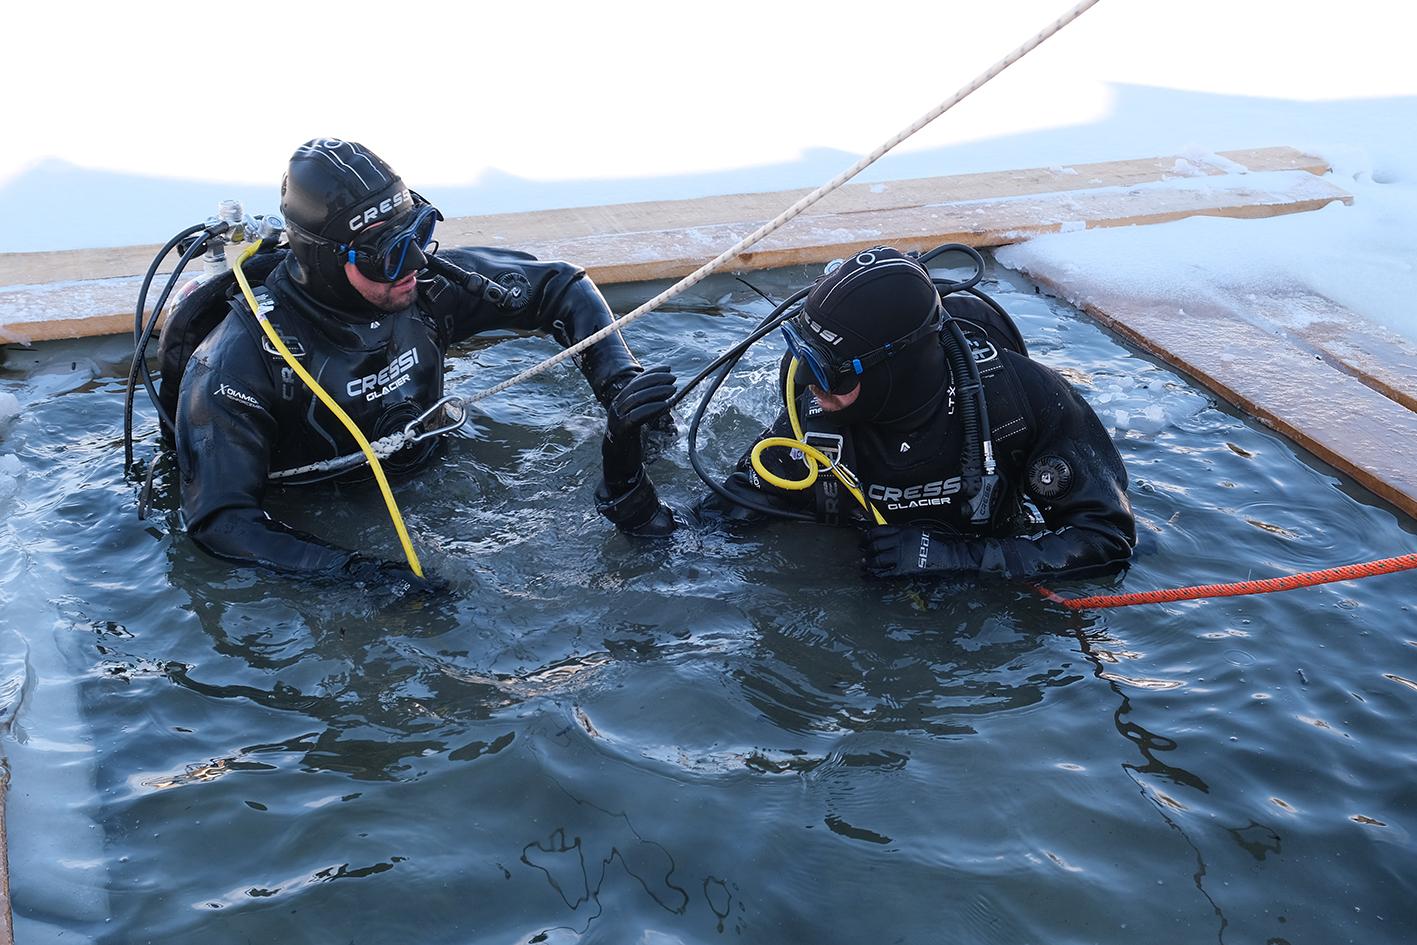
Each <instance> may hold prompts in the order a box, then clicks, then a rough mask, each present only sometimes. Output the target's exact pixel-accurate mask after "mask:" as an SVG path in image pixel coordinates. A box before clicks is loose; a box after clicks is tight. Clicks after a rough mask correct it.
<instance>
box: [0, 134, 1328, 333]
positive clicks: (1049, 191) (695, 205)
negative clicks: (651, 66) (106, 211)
mask: <svg viewBox="0 0 1417 945" xmlns="http://www.w3.org/2000/svg"><path fill="white" fill-rule="evenodd" d="M1325 169H1326V165H1324V164H1323V163H1322V162H1321V161H1318V160H1317V159H1315V158H1312V157H1309V156H1307V155H1304V154H1302V153H1300V152H1298V151H1295V150H1293V149H1290V148H1266V149H1260V150H1254V151H1235V152H1225V153H1224V154H1222V155H1221V156H1220V157H1219V158H1218V159H1217V160H1216V161H1213V162H1211V163H1208V164H1203V163H1198V162H1197V160H1195V159H1187V158H1184V157H1165V158H1147V159H1142V160H1131V161H1115V162H1109V163H1106V164H1085V165H1076V166H1074V167H1068V168H1062V167H1058V168H1032V169H1027V170H1016V171H999V172H991V173H987V174H966V175H959V176H955V177H937V178H926V179H920V180H908V181H896V182H891V183H885V184H856V185H848V186H847V187H845V188H843V189H842V190H840V191H837V192H836V193H833V194H831V195H829V196H828V197H827V198H825V200H823V202H822V203H820V204H818V205H817V206H815V207H813V208H811V209H810V210H809V211H808V213H806V214H804V215H803V216H801V217H799V218H797V219H796V220H794V221H792V222H791V223H789V224H788V225H787V226H786V227H784V228H783V229H781V230H779V231H778V232H777V233H775V234H773V235H772V236H771V237H769V238H768V239H767V240H765V241H763V242H762V243H760V244H758V245H757V246H756V247H754V248H753V249H752V251H751V252H749V253H747V254H745V255H744V256H742V257H740V258H739V259H738V260H737V261H736V262H734V263H733V264H732V268H733V269H735V270H738V271H746V270H751V269H762V268H769V267H775V266H784V265H794V264H799V263H816V262H826V261H827V260H830V259H833V258H836V257H838V256H842V255H846V254H848V253H850V252H853V251H855V250H857V249H860V248H863V247H865V246H870V245H873V244H875V243H880V242H887V243H892V244H894V245H898V246H901V247H902V248H907V249H921V248H926V247H929V246H933V245H936V244H938V243H942V242H947V241H958V242H967V243H971V244H973V245H976V246H995V245H1000V244H1002V243H1007V242H1013V241H1016V240H1019V239H1023V238H1026V237H1028V236H1032V235H1035V234H1037V233H1042V232H1051V231H1056V230H1059V229H1066V228H1072V227H1078V228H1080V227H1084V226H1088V227H1090V226H1127V225H1133V224H1137V223H1153V222H1159V221H1163V220H1172V219H1179V218H1181V217H1185V216H1193V215H1196V214H1212V215H1221V216H1270V215H1274V214H1278V213H1293V212H1298V211H1302V210H1309V209H1314V208H1316V207H1319V206H1323V205H1324V204H1327V203H1329V202H1332V201H1334V200H1344V201H1348V200H1351V198H1350V197H1349V196H1348V195H1347V194H1345V193H1344V192H1343V191H1341V190H1339V189H1338V188H1337V187H1334V186H1333V185H1332V184H1331V183H1329V182H1328V181H1326V180H1323V179H1321V178H1319V177H1316V176H1315V173H1316V172H1322V171H1323V170H1325ZM1239 171H1243V173H1239ZM805 192H806V191H801V190H797V191H785V192H779V193H770V194H747V195H744V194H738V195H730V196H725V197H706V198H702V199H698V200H680V201H658V202H648V203H637V204H618V205H613V206H606V207H588V208H572V209H564V210H550V211H540V212H534V213H519V214H496V215H491V216H484V217H462V218H457V219H454V220H450V221H448V222H446V223H445V224H443V226H442V227H440V229H439V236H440V238H441V239H442V240H443V242H444V244H445V245H470V244H471V245H488V246H499V245H501V246H509V247H516V248H519V249H527V250H529V251H531V252H533V253H535V254H536V255H538V256H541V257H542V258H561V259H568V260H571V261H572V262H576V263H578V264H580V265H582V266H585V267H586V268H587V269H588V270H589V271H590V274H591V276H592V278H594V279H595V280H596V281H597V282H600V283H603V284H611V283H617V282H635V281H643V280H649V279H666V278H675V277H678V276H682V275H685V274H687V273H689V272H692V271H693V270H694V269H696V268H697V267H698V266H700V265H702V264H703V262H705V261H706V260H708V259H710V258H712V257H713V256H715V255H717V254H718V253H719V252H721V251H722V250H723V249H725V248H726V247H728V246H730V245H732V244H733V243H734V242H736V241H737V240H739V239H740V238H742V237H743V236H745V235H747V234H748V233H750V232H752V230H753V229H754V228H756V227H757V226H758V225H760V224H761V223H762V222H764V221H766V220H768V219H770V218H772V217H773V216H775V215H776V214H777V213H779V212H780V211H781V210H782V209H783V208H785V207H786V206H788V205H790V204H791V203H792V202H793V201H794V200H796V199H797V198H798V197H800V196H801V195H802V194H803V193H805ZM156 249H157V247H127V248H123V249H112V250H79V251H70V252H64V253H18V254H7V255H0V340H4V341H21V342H23V341H41V340H50V339H57V338H78V337H90V336H94V335H99V334H110V333H117V332H123V331H130V330H131V328H132V319H133V314H132V311H133V303H134V300H135V299H136V297H137V291H138V288H139V284H140V282H141V278H140V276H139V273H141V272H143V271H145V270H146V267H147V265H148V264H149V263H150V261H151V256H152V254H153V253H154V252H155V251H156ZM83 274H87V276H88V278H81V276H82V275H83ZM99 276H102V277H103V278H97V277H99ZM76 279H78V280H79V281H75V280H76Z"/></svg>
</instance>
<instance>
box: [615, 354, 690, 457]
mask: <svg viewBox="0 0 1417 945" xmlns="http://www.w3.org/2000/svg"><path fill="white" fill-rule="evenodd" d="M643 374H644V369H643V368H641V367H639V366H638V365H635V367H634V369H633V372H632V373H628V374H626V375H624V376H623V377H620V378H617V379H616V380H615V381H614V382H612V383H611V384H610V386H609V388H608V389H607V393H608V395H609V396H608V397H606V399H605V400H604V401H602V403H604V405H605V410H606V414H607V416H608V415H609V412H610V404H612V403H613V402H614V401H615V398H616V397H618V396H619V395H620V393H621V392H622V391H623V390H624V389H625V388H626V387H629V386H630V385H631V384H633V383H634V382H635V380H636V379H637V378H639V377H640V376H642V375H643ZM670 380H671V382H672V381H673V378H672V377H671V378H670ZM641 431H642V433H641V438H640V443H641V447H642V449H643V450H644V462H645V463H646V464H648V463H653V462H654V461H655V460H657V459H659V457H661V456H663V455H664V454H665V453H667V452H668V451H669V448H670V447H672V446H673V445H674V441H675V440H677V439H678V438H679V424H678V423H677V422H676V421H675V419H674V412H673V411H672V410H666V411H664V413H662V414H660V415H659V416H657V417H652V418H651V419H650V420H648V421H647V422H646V423H645V424H644V426H643V427H641Z"/></svg>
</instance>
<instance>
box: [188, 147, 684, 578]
mask: <svg viewBox="0 0 1417 945" xmlns="http://www.w3.org/2000/svg"><path fill="white" fill-rule="evenodd" d="M281 212H282V214H283V215H284V217H285V220H286V226H287V233H288V237H289V250H288V251H286V250H283V249H282V250H278V251H275V252H270V253H266V252H263V253H260V254H258V255H257V256H255V257H253V258H252V260H251V264H250V265H249V266H248V267H247V269H248V271H249V272H250V273H251V274H252V275H254V276H257V277H260V278H263V281H264V287H263V288H261V289H258V290H257V293H256V297H257V299H258V301H259V302H260V307H261V308H262V309H263V310H264V309H267V308H269V313H268V315H267V318H268V319H269V320H270V322H271V324H272V325H273V326H274V328H275V330H276V332H277V333H278V334H279V336H280V337H281V338H282V340H283V341H284V342H285V343H286V346H287V347H288V348H289V349H290V351H291V352H292V354H293V355H294V356H295V357H296V358H297V359H298V360H299V361H301V362H302V363H303V365H304V367H305V368H306V369H307V370H308V371H309V372H310V373H311V374H312V375H314V376H315V377H316V378H318V379H319V381H320V383H321V385H322V386H324V387H325V388H326V390H328V391H329V392H330V394H331V395H332V396H333V397H334V398H335V400H336V402H337V403H339V405H340V406H341V407H342V408H343V409H344V410H345V411H346V412H347V413H348V414H349V415H350V417H351V418H353V419H354V421H355V422H356V423H357V424H358V426H359V428H360V430H361V431H362V432H363V433H364V434H365V436H366V437H368V438H369V439H370V440H374V439H377V438H380V437H384V436H387V435H389V434H391V433H394V432H397V431H400V430H402V429H404V426H405V425H406V424H407V423H408V422H409V421H411V420H413V419H414V418H417V417H418V416H420V415H421V414H422V413H423V412H424V411H425V410H426V409H428V408H429V407H431V406H432V405H434V404H435V403H436V402H437V401H438V400H439V399H440V398H441V397H442V396H443V359H444V355H445V354H446V352H447V351H448V349H449V347H450V346H452V345H454V344H456V343H457V342H459V341H462V340H463V339H466V338H468V337H469V336H471V335H473V334H476V333H478V332H482V331H488V330H491V329H522V330H536V331H543V332H547V333H549V334H551V335H552V336H553V337H555V338H556V340H557V341H559V342H560V343H561V344H562V346H569V345H571V344H573V343H574V342H576V341H577V340H578V339H581V338H584V337H586V336H588V335H590V334H592V333H593V332H595V331H597V330H598V329H600V328H603V327H604V326H606V325H608V324H609V323H610V321H611V317H612V316H611V313H610V309H609V306H607V305H606V303H605V300H604V298H602V296H601V294H600V292H599V290H597V289H596V287H595V285H594V284H593V283H592V282H591V280H590V279H589V278H588V277H587V276H586V274H585V272H584V270H582V269H580V268H578V267H576V266H573V265H570V264H569V263H565V262H542V261H539V260H537V259H536V258H535V257H533V256H531V255H529V254H527V253H524V252H518V251H514V250H508V249H483V248H477V249H472V248H468V249H455V250H443V251H441V253H438V254H436V255H435V249H436V244H435V242H434V240H433V232H434V227H435V225H436V224H437V222H438V221H439V220H441V219H442V218H443V217H442V214H441V213H439V211H438V210H437V209H436V208H435V207H433V206H432V205H431V204H430V203H428V201H426V200H425V199H424V198H423V197H421V196H420V195H419V194H418V193H416V192H414V191H412V190H409V189H408V187H407V186H405V184H404V183H403V181H402V180H401V179H400V178H399V176H398V175H397V174H395V173H394V171H393V170H392V169H391V168H390V167H389V165H388V164H386V163H385V162H384V161H383V160H381V159H380V158H379V157H378V156H377V155H375V154H374V153H373V152H371V151H370V150H369V149H368V148H365V147H363V146H362V145H359V144H355V143H354V142H351V141H341V140H338V139H331V138H320V139H315V140H312V141H310V142H307V143H306V144H304V145H302V146H301V147H300V148H299V149H297V150H296V152H295V154H294V155H293V156H292V157H291V159H290V165H289V169H288V170H287V172H286V175H285V178H284V180H283V182H282V184H281ZM449 261H451V262H452V263H453V264H454V265H451V266H450V265H448V262H449ZM469 270H470V271H471V272H469ZM227 289H228V292H229V291H230V286H229V285H228V287H227ZM208 294H210V293H208ZM217 301H218V302H219V303H220V304H221V305H222V306H223V307H225V306H228V305H229V308H230V314H229V315H227V316H226V317H224V318H221V320H220V322H219V324H216V326H215V327H214V328H213V329H212V330H211V331H210V334H208V335H206V337H205V338H204V339H199V337H198V335H199V333H195V334H194V333H189V336H190V337H182V336H181V333H180V332H174V333H173V334H174V337H173V338H169V337H168V335H169V332H167V331H164V335H163V350H162V352H161V355H160V357H161V361H162V367H163V388H164V389H163V391H162V392H161V396H162V397H164V398H175V403H174V406H175V411H174V415H175V424H174V426H175V431H174V438H175V442H176V447H177V449H176V453H177V462H178V467H179V471H180V479H181V485H180V489H181V497H182V511H183V514H184V517H185V520H186V527H187V532H188V534H190V535H191V537H192V539H193V540H194V541H195V542H196V543H197V544H198V545H199V546H200V547H201V548H202V549H204V550H205V551H207V552H209V553H210V554H212V555H215V556H217V557H219V558H224V559H226V560H228V561H233V562H237V563H241V564H252V565H261V566H265V567H267V568H272V569H276V570H280V571H286V572H298V573H305V574H327V575H344V576H348V577H350V578H352V579H354V580H356V581H360V582H363V583H364V584H365V585H366V586H370V587H377V588H380V589H381V590H389V589H392V590H393V591H394V592H395V593H396V594H402V593H407V592H409V591H410V590H419V591H425V590H429V589H432V588H433V587H434V586H435V584H437V583H439V582H429V581H424V580H423V579H421V578H418V577H416V576H415V575H414V574H413V573H412V572H411V571H410V570H409V568H408V566H407V565H405V564H403V563H402V562H399V563H395V562H388V561H381V560H378V559H375V558H371V557H366V556H364V555H361V554H357V553H354V552H351V551H348V550H345V549H342V548H337V547H334V546H332V545H330V544H327V543H326V542H323V541H321V540H319V539H317V538H315V537H312V536H310V535H308V534H303V533H301V532H298V531H296V530H294V529H292V528H290V527H288V526H286V525H285V524H283V523H281V522H279V521H276V520H275V519H273V518H271V517H270V516H269V515H267V514H266V512H265V511H264V510H263V500H264V498H265V495H266V488H267V483H268V479H269V476H270V475H271V474H272V473H273V472H275V471H280V470H291V469H295V470H299V469H300V468H301V467H305V466H310V465H318V464H319V463H321V461H326V460H331V459H333V458H336V457H340V456H344V455H348V454H350V453H357V452H358V450H359V447H358V445H357V444H356V442H355V440H354V438H353V437H352V435H351V434H350V433H349V432H348V431H347V430H345V429H344V428H343V427H342V426H341V424H340V423H338V422H337V421H336V419H335V417H334V416H333V415H332V414H331V412H330V411H329V410H327V409H326V408H325V407H324V406H323V405H321V404H320V403H318V402H317V401H316V399H315V397H314V395H313V394H312V392H311V391H310V390H309V389H308V388H306V387H305V385H304V384H302V383H301V382H300V381H299V380H298V379H297V378H296V375H295V373H294V372H293V371H292V370H291V369H290V368H289V367H287V365H286V363H285V362H284V361H283V360H282V356H281V355H280V354H279V352H278V351H277V350H276V349H275V348H274V347H273V346H272V344H271V342H270V341H269V340H268V339H267V338H265V337H264V336H263V334H262V331H261V329H260V327H259V326H258V324H257V323H256V320H255V318H253V317H252V313H251V312H250V309H249V306H248V305H247V303H246V302H245V301H244V300H243V299H242V297H241V296H240V295H236V296H235V298H234V299H233V300H232V301H230V302H229V303H228V302H227V300H226V299H225V298H221V299H218V300H217ZM194 304H198V303H194ZM208 304H209V303H208ZM224 310H225V308H223V311H224ZM217 317H218V318H220V317H221V314H220V313H218V316H217ZM199 321H200V319H192V318H184V317H183V313H182V312H181V311H180V305H179V307H178V309H175V310H174V313H173V317H172V318H171V319H169V324H184V323H185V324H196V323H197V322H199ZM578 364H579V367H580V369H581V371H582V373H583V374H584V375H585V378H586V380H587V381H588V382H589V384H590V387H591V390H592V391H593V392H594V394H595V396H596V397H597V398H598V399H599V400H600V402H601V403H602V404H609V402H610V401H611V399H612V398H613V397H614V396H615V395H616V393H618V392H619V391H620V390H621V389H622V388H623V387H624V386H625V385H626V384H627V383H628V382H629V381H630V380H631V379H632V378H634V377H635V376H636V375H637V374H639V373H640V372H641V370H642V368H641V367H640V365H639V364H638V363H637V362H636V360H635V358H634V357H633V355H632V354H631V353H630V350H629V348H628V347H627V346H626V345H625V343H624V341H623V339H621V338H620V337H619V336H618V335H616V336H612V337H611V338H607V339H605V340H604V341H601V342H599V343H598V344H596V345H594V346H592V347H591V348H589V349H588V350H587V351H586V352H585V353H584V354H582V355H581V356H580V357H579V359H578ZM179 378H180V380H179ZM666 429H669V430H672V421H670V423H669V424H668V425H664V424H662V425H661V430H666ZM436 444H437V438H432V439H428V440H424V441H422V442H419V443H414V444H409V445H406V446H404V448H403V449H401V450H399V451H398V452H396V453H394V454H393V455H392V456H390V457H389V458H388V459H386V460H385V461H384V466H385V468H386V469H388V470H389V471H390V472H391V473H408V472H410V471H412V470H415V469H417V468H419V467H421V466H423V465H424V464H426V463H427V462H428V461H429V459H430V457H431V456H432V454H433V453H434V451H435V450H436ZM361 470H362V472H361V473H356V474H354V476H355V477H356V478H357V477H358V476H360V475H363V476H367V475H368V467H361ZM336 475H339V474H338V473H332V472H329V471H314V472H309V473H306V474H303V475H295V476H291V477H290V478H287V479H286V480H285V481H287V482H290V483H292V484H299V483H306V482H312V481H317V480H321V479H329V478H332V477H334V476H336ZM344 478H345V479H348V478H350V476H349V475H346V476H344Z"/></svg>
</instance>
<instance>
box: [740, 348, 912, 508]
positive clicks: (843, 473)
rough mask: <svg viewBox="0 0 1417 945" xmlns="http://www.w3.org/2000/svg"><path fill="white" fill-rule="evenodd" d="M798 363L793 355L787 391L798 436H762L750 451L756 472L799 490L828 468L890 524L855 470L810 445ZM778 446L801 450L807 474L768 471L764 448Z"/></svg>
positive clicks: (769, 480) (864, 505)
mask: <svg viewBox="0 0 1417 945" xmlns="http://www.w3.org/2000/svg"><path fill="white" fill-rule="evenodd" d="M798 363H799V362H798V361H797V359H796V358H793V359H792V363H791V364H789V365H788V366H787V386H786V390H785V391H784V394H785V395H786V398H787V420H788V422H789V423H791V424H792V435H793V436H795V437H796V439H795V440H794V439H792V438H790V437H785V436H769V437H764V438H763V439H761V440H759V441H758V442H757V443H756V444H755V445H754V446H753V451H752V452H751V453H749V454H748V459H749V461H750V462H751V463H752V464H753V471H754V472H756V473H757V474H758V476H759V477H760V478H761V479H762V480H763V481H764V482H767V483H770V484H771V485H774V486H777V487H778V488H779V489H785V490H787V491H788V492H797V491H799V490H802V489H809V488H811V486H812V484H813V483H815V482H816V481H817V476H818V475H819V474H820V473H821V471H822V470H823V469H825V470H827V471H828V472H830V473H831V474H832V475H833V476H835V477H836V478H837V481H839V482H840V483H841V484H842V485H843V486H844V487H845V488H846V491H847V492H849V493H851V495H852V497H853V498H855V499H856V501H857V502H860V503H861V507H862V508H863V509H865V510H866V511H867V512H869V513H871V518H873V519H875V522H876V524H877V525H884V524H886V520H885V518H884V517H883V516H882V515H881V513H880V512H878V511H876V507H875V506H874V505H872V504H871V503H870V502H868V501H867V500H866V496H864V495H862V493H861V487H860V484H859V482H858V481H857V479H856V476H855V474H853V473H852V472H851V470H849V469H847V468H846V467H844V466H842V465H841V464H840V463H834V462H832V460H831V457H830V456H828V455H827V454H825V453H823V452H822V451H821V450H819V449H817V448H816V447H815V446H809V445H808V444H807V443H806V442H804V441H805V440H806V437H805V436H803V434H802V422H801V421H800V420H798V419H797V365H798ZM775 446H780V447H784V448H786V449H793V450H797V451H798V452H800V453H801V454H802V461H803V463H805V464H806V466H807V476H806V478H804V479H784V478H783V477H782V476H779V475H777V474H776V473H773V472H769V471H768V469H767V467H766V466H764V465H763V460H762V454H763V450H766V449H771V448H772V447H775Z"/></svg>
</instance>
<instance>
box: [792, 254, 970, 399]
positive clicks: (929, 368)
mask: <svg viewBox="0 0 1417 945" xmlns="http://www.w3.org/2000/svg"><path fill="white" fill-rule="evenodd" d="M939 305H940V295H939V291H938V290H937V289H936V288H935V284H934V283H933V282H931V281H930V274H929V273H928V272H926V271H925V269H924V267H922V266H921V265H920V264H919V263H917V262H916V261H915V260H914V259H911V258H910V257H909V256H906V255H905V254H904V253H902V252H900V251H899V250H895V249H891V248H890V247H888V246H875V247H872V248H871V249H866V250H862V251H861V252H859V253H857V254H856V255H855V256H852V257H850V258H848V259H846V260H845V261H843V262H842V264H841V265H840V266H838V267H837V268H836V269H834V270H833V271H832V272H830V273H828V274H827V275H825V276H823V277H822V279H821V280H820V281H818V282H817V284H816V285H815V286H813V287H812V291H811V293H810V294H808V296H807V300H806V302H805V304H804V305H803V308H802V312H803V315H805V316H806V319H805V320H806V326H805V327H806V328H807V329H808V330H810V331H811V332H812V333H813V334H814V335H815V336H816V338H817V340H818V342H819V343H820V347H821V348H822V349H824V350H828V351H830V352H831V353H832V357H833V359H834V360H835V361H836V362H837V363H843V362H846V361H849V360H851V359H852V358H859V357H861V356H863V355H865V354H867V353H869V352H872V351H875V350H877V349H879V348H880V347H881V346H883V345H886V344H891V343H895V342H899V341H900V339H902V338H904V337H905V336H907V335H909V334H910V333H911V332H913V331H915V330H916V329H918V328H920V327H921V326H922V325H925V324H927V323H928V322H930V321H931V320H932V319H934V318H935V317H936V312H937V310H938V308H939ZM935 338H936V336H935V335H934V334H929V335H926V336H925V337H923V338H920V339H918V340H917V341H916V342H915V343H913V344H910V345H908V346H906V347H902V348H900V349H899V350H898V351H896V352H894V353H893V354H892V356H891V357H890V358H888V359H886V360H884V361H881V362H880V363H878V364H876V365H875V366H874V367H869V368H867V369H866V370H865V373H863V374H862V375H861V391H860V394H859V395H858V397H857V398H856V401H855V402H854V403H853V404H852V405H851V406H849V407H846V408H843V409H841V410H838V411H837V416H838V417H839V418H840V419H841V421H842V422H843V423H848V424H850V423H858V422H863V421H865V422H876V423H882V424H886V425H892V424H897V423H906V424H908V423H909V422H911V421H913V420H914V419H916V418H919V417H921V416H925V415H927V414H928V413H929V412H930V411H931V410H932V409H933V408H934V405H936V404H938V403H939V402H940V401H941V398H942V397H943V396H944V391H945V384H946V379H947V376H948V374H947V370H946V367H945V360H944V356H943V354H942V353H941V349H940V346H939V344H938V342H937V341H935V340H934V339H935Z"/></svg>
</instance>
